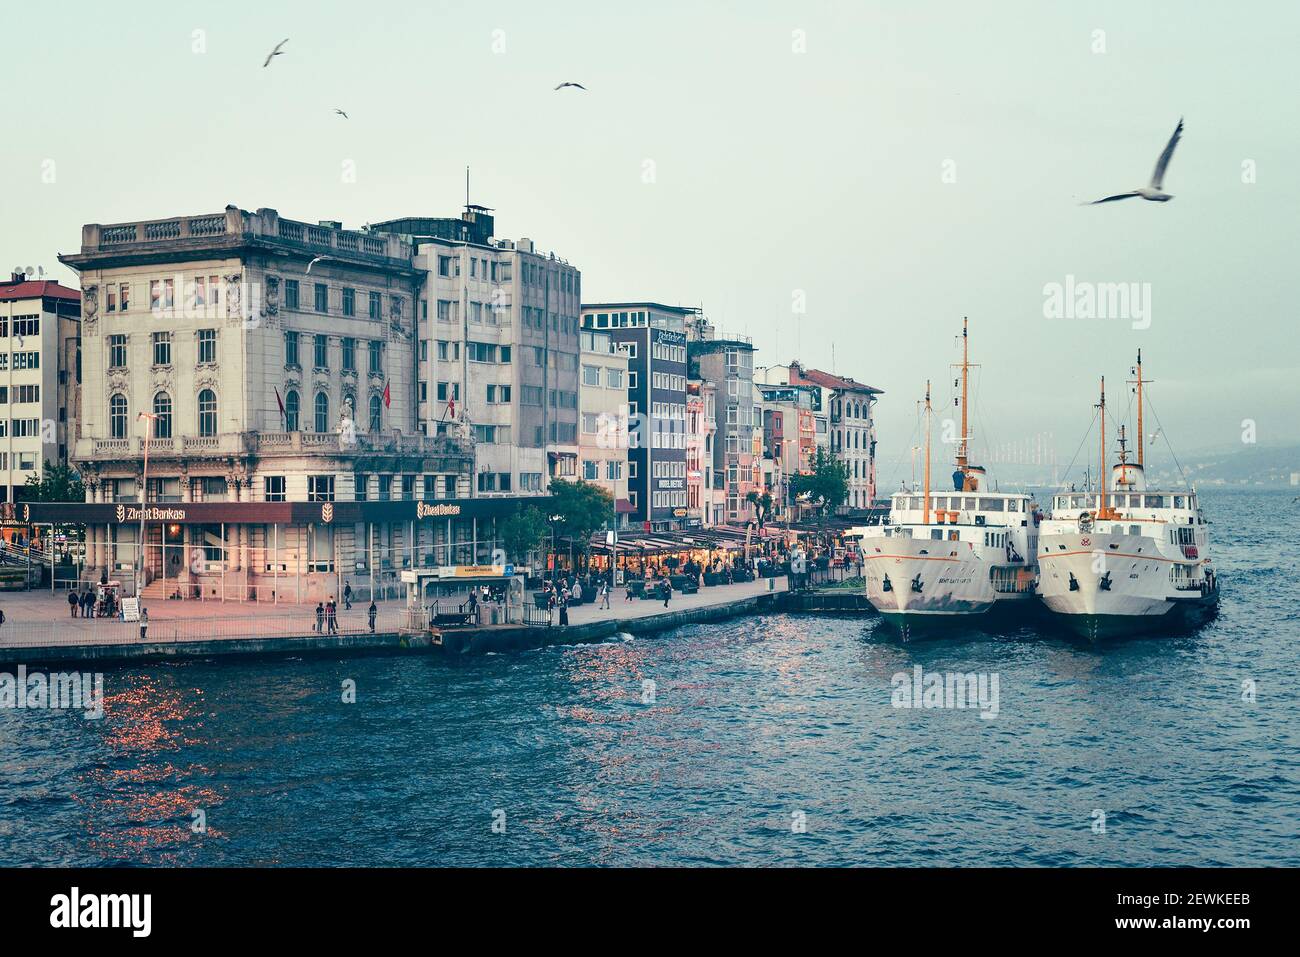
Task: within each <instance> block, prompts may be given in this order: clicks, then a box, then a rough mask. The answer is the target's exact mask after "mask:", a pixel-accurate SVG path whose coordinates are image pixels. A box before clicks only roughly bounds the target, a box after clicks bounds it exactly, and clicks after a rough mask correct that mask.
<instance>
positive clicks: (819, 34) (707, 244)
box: [0, 0, 1300, 486]
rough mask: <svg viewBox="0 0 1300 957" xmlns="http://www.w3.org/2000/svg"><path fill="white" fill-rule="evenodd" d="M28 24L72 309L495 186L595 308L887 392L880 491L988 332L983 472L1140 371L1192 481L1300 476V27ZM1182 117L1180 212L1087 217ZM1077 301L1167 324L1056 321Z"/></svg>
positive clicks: (887, 16) (1050, 6) (575, 7)
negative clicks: (102, 274)
mask: <svg viewBox="0 0 1300 957" xmlns="http://www.w3.org/2000/svg"><path fill="white" fill-rule="evenodd" d="M33 9H34V10H39V12H37V13H33V14H32V15H30V16H28V17H26V18H25V19H24V20H23V21H21V23H16V22H15V21H14V20H12V18H10V19H9V20H8V22H6V30H7V31H8V32H10V34H11V38H10V42H9V43H7V44H6V55H5V57H3V58H0V89H4V90H5V91H6V94H7V96H6V99H7V101H8V110H7V111H6V122H5V133H4V137H3V138H4V148H3V150H2V151H0V182H3V184H4V187H5V188H4V189H3V191H0V263H2V264H3V266H4V270H5V272H6V273H7V272H8V270H9V267H10V266H11V265H21V266H32V267H34V268H43V269H44V270H45V272H46V274H47V275H53V277H54V278H57V279H60V280H61V281H63V282H67V283H71V284H75V278H74V276H73V274H72V273H71V272H70V271H69V270H67V269H65V268H64V267H62V266H61V265H59V263H58V262H57V258H56V257H57V256H58V254H60V253H69V252H73V251H75V250H76V249H77V248H78V246H79V242H80V227H81V225H82V224H83V223H87V222H99V223H112V222H121V221H127V220H136V219H151V218H164V217H169V216H176V215H185V214H197V213H204V212H215V211H219V210H221V209H222V208H223V207H225V206H226V205H227V204H234V205H237V206H240V207H242V208H244V209H249V210H253V209H257V208H258V207H262V206H268V207H273V208H275V209H277V210H279V212H280V214H281V215H283V216H287V217H290V218H295V219H302V220H308V221H313V222H314V221H317V220H322V219H333V220H341V221H343V222H344V224H345V226H348V227H359V226H361V225H362V224H363V223H366V222H376V221H380V220H383V219H389V218H393V217H397V216H402V215H434V216H455V215H459V212H460V208H461V206H462V204H463V202H464V195H465V167H466V166H467V165H468V166H470V167H471V168H472V178H471V189H472V193H471V198H472V200H473V201H474V202H475V203H479V204H482V205H485V206H489V207H493V208H494V209H495V210H496V217H497V219H496V224H497V230H496V231H497V234H498V236H499V237H500V238H514V239H517V238H520V237H525V236H526V237H530V238H532V239H533V240H534V241H535V242H536V243H537V244H538V247H539V248H540V249H541V250H554V251H555V252H556V254H557V255H559V256H562V257H564V258H565V259H567V260H568V261H569V262H571V263H573V264H575V265H576V266H578V268H579V269H581V270H582V274H583V299H584V300H585V301H589V302H594V301H602V300H606V301H607V300H637V299H649V300H656V301H661V302H667V303H680V304H686V305H698V306H702V307H703V308H704V310H705V312H706V313H707V314H708V315H709V317H710V318H711V319H712V320H713V322H714V323H715V324H716V325H717V326H718V327H720V328H721V329H722V330H724V331H728V332H736V333H743V334H746V335H749V336H752V337H753V340H754V344H755V346H756V347H757V348H758V353H757V358H756V362H757V364H759V365H769V364H775V363H778V362H779V363H784V362H788V361H790V360H791V359H799V360H800V361H802V362H803V363H804V364H805V365H808V366H814V367H819V368H823V369H827V370H831V371H834V372H837V373H839V374H842V375H848V376H852V377H854V378H856V379H858V380H859V381H862V382H866V383H869V384H871V385H873V386H875V387H877V388H880V389H883V390H884V391H885V394H884V395H883V396H882V397H881V399H880V402H879V405H878V411H877V430H878V437H879V443H880V445H879V459H880V463H881V465H880V471H881V478H882V486H885V485H887V484H888V478H889V476H890V475H891V474H893V470H894V469H895V467H896V466H897V463H899V462H902V461H904V460H906V459H909V458H910V449H911V447H912V446H913V445H914V444H916V442H917V433H916V426H917V414H916V410H917V400H918V399H919V398H920V397H921V396H922V394H923V391H924V388H925V381H926V380H927V379H931V380H933V382H934V390H935V404H936V407H937V408H938V409H939V411H938V413H937V414H938V416H940V417H941V418H942V417H944V416H946V415H948V414H949V412H951V405H952V402H951V394H952V383H953V380H952V378H951V375H952V373H951V370H950V367H949V364H950V363H951V362H953V361H955V360H956V359H957V357H958V350H957V340H956V338H955V337H956V335H957V334H958V333H959V332H960V328H961V321H962V317H963V316H967V317H969V319H970V323H971V336H972V338H971V348H972V358H973V360H974V361H977V362H979V363H980V368H979V369H978V370H977V371H976V373H975V376H976V378H975V386H974V392H975V395H976V401H975V404H974V406H973V409H974V412H975V428H974V436H973V442H974V445H975V448H976V451H977V455H976V457H977V458H978V457H979V452H980V450H981V449H982V448H985V447H993V446H1002V445H1006V444H1014V443H1022V444H1023V443H1033V444H1035V445H1036V444H1037V443H1038V442H1039V441H1040V439H1041V440H1042V441H1046V442H1050V443H1051V444H1053V445H1054V446H1055V447H1056V448H1057V450H1058V458H1059V459H1060V460H1061V461H1062V462H1065V461H1068V459H1069V458H1070V457H1071V455H1072V453H1073V452H1074V450H1075V449H1076V448H1078V446H1079V444H1080V442H1081V440H1083V438H1084V436H1085V433H1086V432H1087V430H1088V428H1089V424H1090V422H1091V420H1092V416H1093V409H1092V406H1093V404H1094V403H1095V402H1096V399H1097V391H1098V385H1099V379H1100V377H1101V376H1102V375H1105V376H1106V377H1107V381H1108V383H1109V385H1108V393H1109V400H1110V407H1111V409H1112V413H1113V414H1114V415H1115V416H1116V417H1118V418H1122V417H1123V415H1124V414H1125V410H1126V409H1127V408H1128V406H1129V395H1128V390H1127V389H1126V387H1125V386H1124V385H1123V384H1122V383H1123V380H1125V379H1126V378H1128V375H1127V373H1128V371H1129V368H1130V366H1131V364H1132V361H1133V357H1134V354H1135V353H1136V351H1137V349H1138V348H1141V349H1142V351H1143V357H1144V361H1145V365H1146V373H1147V375H1148V376H1149V377H1150V378H1152V379H1154V380H1155V384H1154V385H1153V386H1152V388H1151V392H1150V393H1149V394H1150V396H1151V400H1152V402H1151V404H1152V406H1154V408H1155V410H1156V412H1157V413H1158V414H1159V416H1160V424H1161V425H1162V426H1163V428H1164V430H1165V434H1166V435H1168V436H1169V437H1170V438H1171V439H1172V441H1173V443H1174V447H1175V449H1182V450H1195V449H1203V448H1223V449H1228V448H1233V447H1234V446H1237V445H1241V444H1243V442H1244V441H1246V440H1253V441H1254V442H1257V443H1258V444H1259V445H1260V446H1265V445H1279V444H1289V443H1296V442H1300V420H1298V418H1297V414H1296V413H1297V411H1298V410H1300V345H1297V336H1296V332H1295V318H1296V311H1297V309H1296V296H1295V292H1294V285H1295V279H1294V275H1295V269H1294V268H1293V260H1294V256H1295V248H1296V246H1297V243H1296V238H1297V232H1298V229H1297V222H1298V219H1297V214H1298V213H1300V185H1297V183H1296V181H1295V177H1294V175H1293V174H1292V173H1289V172H1288V170H1294V169H1295V168H1296V167H1297V165H1300V164H1298V163H1297V160H1300V156H1298V155H1297V154H1298V153H1300V126H1298V125H1297V124H1296V123H1295V94H1296V84H1295V81H1294V65H1293V64H1294V51H1295V49H1296V48H1297V46H1298V45H1300V10H1298V9H1297V7H1296V5H1294V4H1291V3H1281V2H1279V3H1262V2H1260V3H1246V4H1234V5H1229V4H1210V3H1199V2H1196V3H1193V2H1165V3H1155V2H1141V0H1137V2H1135V0H1127V2H1117V3H1101V2H1090V3H1088V4H1067V3H1042V2H998V3H969V2H942V3H940V2H928V3H927V2H908V3H903V2H891V3H848V2H836V3H816V2H811V3H810V2H806V0H804V2H798V3H761V2H745V3H739V2H710V3H699V2H694V3H677V2H671V0H665V2H656V3H653V4H636V5H632V4H611V3H608V2H605V3H576V2H556V3H551V4H538V3H535V2H534V3H516V2H512V0H500V2H497V3H493V4H484V3H472V2H443V3H418V4H417V3H411V2H407V3H390V2H386V0H371V2H369V3H366V4H361V5H358V4H355V3H343V2H333V0H316V2H313V3H312V4H310V5H307V4H304V3H280V4H266V3H251V2H238V0H236V2H222V3H187V4H183V5H182V4H175V3H170V2H152V0H150V2H137V3H133V4H131V5H130V8H129V9H130V11H131V12H130V13H129V14H128V13H126V12H125V11H126V9H127V8H125V7H115V6H113V5H107V4H95V5H91V4H63V5H58V6H47V7H43V8H33ZM20 28H21V30H22V33H21V35H18V34H17V32H16V31H17V30H19V29H20ZM196 31H198V32H196ZM285 37H288V38H289V43H288V44H286V46H285V48H284V49H285V51H286V52H285V55H284V56H280V57H277V58H276V59H275V60H274V61H273V62H272V64H271V65H270V67H268V68H263V67H262V60H263V58H264V57H265V55H266V54H267V53H268V52H269V51H270V50H271V48H272V47H274V46H275V44H276V43H277V42H279V41H280V40H281V39H284V38H285ZM565 80H568V81H577V82H580V83H582V84H583V85H585V86H586V87H587V91H586V92H583V91H580V90H572V89H566V90H562V91H559V92H556V91H554V90H553V87H554V86H555V85H556V84H557V83H559V82H561V81H565ZM336 108H341V109H343V110H345V111H347V113H348V114H349V117H350V118H349V119H346V120H345V119H343V118H342V117H339V116H337V115H335V114H334V112H333V111H334V109H336ZM1180 117H1185V121H1186V126H1185V130H1184V133H1183V137H1182V141H1181V143H1180V144H1179V146H1178V148H1177V150H1176V152H1175V154H1174V157H1173V160H1172V162H1171V164H1170V166H1169V171H1168V174H1167V176H1166V179H1165V183H1164V187H1165V189H1166V190H1167V191H1168V192H1170V193H1172V194H1174V196H1175V199H1173V200H1172V201H1170V202H1168V203H1153V202H1145V201H1142V200H1139V199H1131V200H1127V201H1124V202H1116V203H1108V204H1104V205H1100V206H1085V205H1081V204H1082V203H1085V202H1087V201H1089V200H1093V199H1096V198H1100V197H1103V196H1107V195H1111V194H1114V193H1118V192H1123V191H1127V190H1131V189H1134V188H1136V187H1138V186H1142V185H1144V184H1146V182H1147V181H1148V179H1149V178H1150V176H1151V172H1152V168H1153V166H1154V164H1155V160H1156V158H1157V156H1158V155H1159V154H1160V151H1161V150H1162V149H1163V148H1164V146H1165V143H1166V142H1167V141H1168V139H1169V137H1170V134H1171V133H1172V131H1173V129H1174V126H1175V125H1176V123H1177V122H1178V120H1179V118H1180ZM345 166H346V168H348V169H352V170H355V175H354V176H352V177H350V181H349V177H345V176H344V175H343V171H344V169H345ZM1067 277H1073V279H1072V280H1067ZM1067 281H1072V282H1074V283H1075V284H1076V286H1075V288H1078V287H1079V284H1103V283H1136V284H1138V285H1137V286H1136V287H1135V288H1136V290H1137V295H1138V298H1137V299H1135V300H1134V302H1135V303H1141V304H1142V306H1143V308H1142V309H1141V310H1138V311H1131V312H1130V314H1129V315H1126V316H1123V317H1119V318H1087V317H1083V316H1079V315H1074V316H1072V317H1066V316H1060V317H1053V316H1050V315H1048V314H1047V313H1049V312H1050V311H1051V310H1050V309H1049V308H1048V306H1047V300H1048V293H1047V292H1045V290H1048V289H1050V284H1053V283H1055V284H1060V285H1061V286H1064V285H1065V284H1066V283H1067ZM936 430H937V431H938V426H936ZM1151 431H1152V427H1151V426H1148V432H1151ZM938 438H939V437H938V435H936V443H938ZM938 454H940V455H941V456H942V451H941V450H938ZM908 467H909V468H910V466H908ZM1297 467H1298V468H1300V462H1298V463H1297Z"/></svg>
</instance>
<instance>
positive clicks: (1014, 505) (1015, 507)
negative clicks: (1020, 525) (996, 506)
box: [1007, 498, 1020, 512]
mask: <svg viewBox="0 0 1300 957" xmlns="http://www.w3.org/2000/svg"><path fill="white" fill-rule="evenodd" d="M1007 511H1008V512H1018V511H1020V500H1019V499H1014V498H1009V499H1007Z"/></svg>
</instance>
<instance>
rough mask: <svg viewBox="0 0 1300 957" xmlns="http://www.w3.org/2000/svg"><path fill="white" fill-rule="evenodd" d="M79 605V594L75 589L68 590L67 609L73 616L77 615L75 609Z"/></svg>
mask: <svg viewBox="0 0 1300 957" xmlns="http://www.w3.org/2000/svg"><path fill="white" fill-rule="evenodd" d="M80 607H81V596H80V595H78V594H77V593H76V591H75V590H74V591H70V592H68V611H69V612H70V613H71V616H72V617H73V618H76V617H77V609H78V608H80Z"/></svg>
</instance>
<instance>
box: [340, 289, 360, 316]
mask: <svg viewBox="0 0 1300 957" xmlns="http://www.w3.org/2000/svg"><path fill="white" fill-rule="evenodd" d="M356 314H357V291H356V290H355V289H347V288H344V290H343V315H345V316H355V315H356Z"/></svg>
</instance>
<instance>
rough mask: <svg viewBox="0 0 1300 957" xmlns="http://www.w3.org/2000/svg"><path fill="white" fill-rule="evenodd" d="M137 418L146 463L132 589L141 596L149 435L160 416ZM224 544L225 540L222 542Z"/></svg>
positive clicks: (137, 416) (152, 414) (151, 415)
mask: <svg viewBox="0 0 1300 957" xmlns="http://www.w3.org/2000/svg"><path fill="white" fill-rule="evenodd" d="M136 419H137V420H139V419H143V420H144V422H145V427H144V464H143V467H142V468H141V470H140V531H139V534H138V539H139V540H138V541H137V542H136V561H135V568H134V569H133V571H132V578H133V581H132V590H133V591H134V592H135V597H136V598H139V597H140V582H141V579H142V578H143V577H144V576H143V575H141V571H142V570H143V568H144V505H145V502H146V501H148V498H149V437H150V434H151V433H152V432H153V430H154V425H153V423H154V422H156V421H157V420H158V416H157V415H156V414H155V413H153V412H139V413H137V414H136ZM222 544H224V542H223V543H222Z"/></svg>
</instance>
